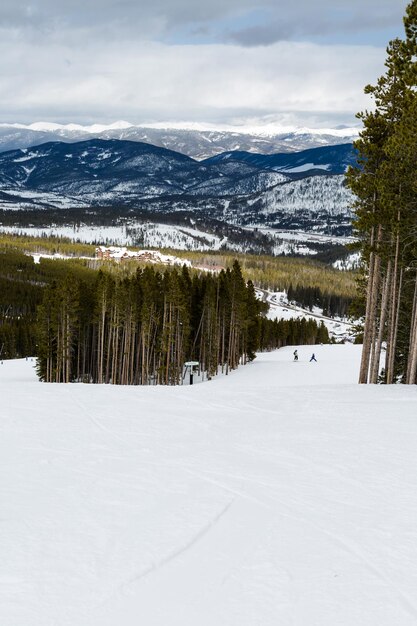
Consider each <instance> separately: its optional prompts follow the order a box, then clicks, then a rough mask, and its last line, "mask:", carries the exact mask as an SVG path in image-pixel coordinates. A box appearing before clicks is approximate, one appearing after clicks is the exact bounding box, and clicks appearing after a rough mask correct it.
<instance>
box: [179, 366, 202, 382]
mask: <svg viewBox="0 0 417 626" xmlns="http://www.w3.org/2000/svg"><path fill="white" fill-rule="evenodd" d="M184 367H185V370H184V376H183V379H184V378H185V376H186V374H187V372H189V374H190V385H192V384H193V382H194V380H193V379H194V374H198V371H199V369H200V363H199V362H198V361H186V362H185V363H184Z"/></svg>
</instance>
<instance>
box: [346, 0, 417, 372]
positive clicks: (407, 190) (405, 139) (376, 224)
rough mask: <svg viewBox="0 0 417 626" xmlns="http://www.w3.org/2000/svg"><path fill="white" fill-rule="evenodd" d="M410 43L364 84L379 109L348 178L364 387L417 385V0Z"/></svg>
mask: <svg viewBox="0 0 417 626" xmlns="http://www.w3.org/2000/svg"><path fill="white" fill-rule="evenodd" d="M404 24H405V39H404V40H401V39H395V40H394V41H391V42H390V44H389V46H388V48H387V60H386V63H385V65H386V72H385V74H384V75H383V76H382V77H381V78H380V79H379V80H378V82H377V84H376V85H375V86H368V87H366V89H365V91H366V93H369V94H370V95H371V96H372V97H373V99H374V102H375V110H374V111H371V112H369V111H366V112H364V113H361V114H360V115H359V116H358V117H359V118H360V119H361V120H362V121H363V125H364V128H363V130H362V132H361V135H360V138H359V140H358V141H357V142H356V144H355V147H356V149H357V150H358V153H359V167H357V168H353V169H351V170H350V172H349V173H348V184H349V186H350V188H351V189H352V191H353V192H354V193H355V194H356V197H357V201H356V215H357V220H356V229H357V232H358V233H359V235H360V237H361V240H362V253H363V258H364V260H365V268H364V280H363V282H362V285H363V286H364V291H363V299H364V301H365V310H366V312H365V320H364V332H363V352H362V361H361V368H360V376H359V382H360V383H368V382H369V383H376V382H378V381H379V380H380V371H379V367H380V361H381V357H382V355H383V349H384V347H386V350H385V366H384V372H383V380H384V382H386V383H393V382H396V381H402V382H405V383H409V384H415V383H416V382H417V208H416V207H417V203H416V189H417V90H416V87H417V62H416V58H417V0H413V2H411V3H410V4H409V5H408V7H407V11H406V17H405V18H404Z"/></svg>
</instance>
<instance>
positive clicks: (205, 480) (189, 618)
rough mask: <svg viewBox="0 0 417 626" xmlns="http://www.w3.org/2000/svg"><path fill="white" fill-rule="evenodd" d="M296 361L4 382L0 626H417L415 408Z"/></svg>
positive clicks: (339, 363) (382, 390)
mask: <svg viewBox="0 0 417 626" xmlns="http://www.w3.org/2000/svg"><path fill="white" fill-rule="evenodd" d="M298 350H299V354H300V361H299V362H298V363H294V362H293V361H292V352H293V348H286V349H282V350H279V351H277V352H273V353H269V354H264V355H260V356H259V357H258V358H257V359H256V361H255V362H254V363H252V364H250V365H248V366H246V367H242V368H241V369H239V370H238V371H237V372H234V373H233V374H232V375H230V376H228V377H218V378H217V379H215V380H213V381H211V382H208V383H204V384H199V385H194V386H193V387H189V386H187V387H181V388H172V387H171V388H168V387H165V388H163V387H148V388H139V387H135V388H133V387H131V388H127V387H124V388H123V387H111V386H98V385H97V386H92V385H81V384H80V385H76V384H73V385H53V384H50V385H46V384H41V383H38V382H37V381H36V380H35V377H34V374H33V362H31V361H28V362H26V361H25V360H23V361H12V362H7V361H5V362H4V364H3V365H0V393H1V398H2V403H1V406H2V410H1V420H0V424H1V437H0V442H1V451H0V465H1V468H0V498H1V514H0V534H1V541H0V546H1V547H0V580H1V585H0V624H2V625H4V626H139V625H140V626H142V625H143V626H293V625H294V626H415V624H416V623H417V591H416V590H417V454H416V450H417V389H416V388H415V387H404V386H400V385H398V386H392V387H383V386H378V387H377V386H358V385H356V378H357V368H358V361H359V347H358V346H352V345H346V346H345V345H336V346H317V347H314V351H315V353H316V356H317V359H318V363H309V362H308V359H309V357H310V355H311V348H308V347H303V346H300V347H299V348H298Z"/></svg>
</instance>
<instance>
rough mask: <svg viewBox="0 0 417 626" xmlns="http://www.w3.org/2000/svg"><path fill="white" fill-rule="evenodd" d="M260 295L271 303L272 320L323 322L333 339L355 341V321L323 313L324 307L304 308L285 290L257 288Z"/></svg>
mask: <svg viewBox="0 0 417 626" xmlns="http://www.w3.org/2000/svg"><path fill="white" fill-rule="evenodd" d="M257 293H258V297H260V298H262V299H263V300H265V302H267V303H268V304H269V311H268V313H267V317H268V318H269V319H270V320H275V319H276V320H290V319H306V320H314V321H315V322H317V324H320V322H323V324H324V325H325V326H326V328H327V330H328V332H329V336H330V338H331V339H336V340H345V339H348V340H349V341H354V339H355V329H354V323H353V322H351V321H349V320H346V319H339V318H336V317H327V316H326V315H323V309H320V308H319V307H313V310H312V311H310V310H309V309H303V308H302V307H300V306H297V305H296V304H294V303H289V302H288V298H287V294H286V293H285V291H277V292H270V291H265V290H260V289H257Z"/></svg>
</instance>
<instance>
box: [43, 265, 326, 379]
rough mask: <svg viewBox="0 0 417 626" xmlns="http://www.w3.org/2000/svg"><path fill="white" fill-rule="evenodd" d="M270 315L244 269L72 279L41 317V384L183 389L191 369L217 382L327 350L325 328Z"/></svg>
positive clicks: (54, 292) (55, 289)
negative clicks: (278, 351) (308, 351)
mask: <svg viewBox="0 0 417 626" xmlns="http://www.w3.org/2000/svg"><path fill="white" fill-rule="evenodd" d="M266 309H267V305H265V304H264V303H262V302H260V301H259V300H258V299H257V298H256V295H255V290H254V287H253V284H252V283H251V282H250V281H249V282H248V283H247V284H246V283H245V281H244V279H243V277H242V273H241V270H240V266H239V264H238V263H237V262H235V263H234V264H233V267H232V268H231V269H227V270H226V271H222V272H220V274H218V275H213V274H209V273H202V274H196V273H194V274H190V272H189V271H188V270H187V268H186V267H183V268H182V270H177V269H171V270H167V271H165V272H164V273H161V272H158V271H155V270H154V269H153V268H151V267H145V268H144V269H138V270H137V272H136V274H135V275H134V276H130V277H126V278H120V277H118V276H117V275H113V274H109V273H105V272H101V271H100V272H98V273H97V274H96V279H95V281H94V283H93V284H92V283H91V282H90V281H87V282H86V281H84V280H74V279H72V278H67V279H65V280H63V281H61V282H60V283H54V284H53V285H51V286H50V287H48V288H47V289H46V291H45V297H44V300H43V303H42V305H41V307H39V315H38V320H39V322H38V329H39V332H38V343H39V345H38V357H39V361H38V362H39V374H40V376H41V378H42V380H44V381H47V382H70V381H74V380H81V381H85V382H95V383H114V384H128V385H132V384H143V385H149V384H171V385H175V384H179V383H180V382H181V378H182V374H183V366H184V363H185V362H186V361H188V360H196V361H199V363H200V365H201V369H202V371H204V372H205V373H206V374H207V376H208V377H211V376H214V375H215V374H216V373H217V372H218V371H219V369H221V370H222V371H223V372H226V373H227V372H228V371H229V370H230V369H235V368H237V367H238V365H239V364H240V363H246V362H247V361H250V360H252V359H253V358H254V357H255V351H256V350H260V349H261V350H268V349H272V348H277V347H281V346H284V345H287V344H291V343H307V344H308V343H316V342H321V343H324V342H326V341H328V335H327V330H326V329H325V327H324V326H321V327H318V326H317V324H316V323H315V322H314V321H306V320H300V321H299V320H291V321H289V322H284V321H280V322H277V321H270V320H267V319H266V318H265V317H264V316H262V313H264V312H265V311H266Z"/></svg>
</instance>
